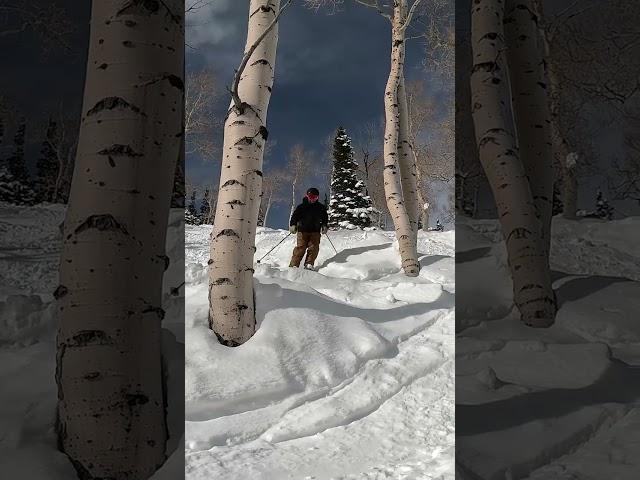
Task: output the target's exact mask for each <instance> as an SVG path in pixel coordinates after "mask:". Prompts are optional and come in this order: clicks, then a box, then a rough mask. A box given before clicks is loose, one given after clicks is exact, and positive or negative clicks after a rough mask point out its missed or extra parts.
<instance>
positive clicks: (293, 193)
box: [289, 178, 297, 218]
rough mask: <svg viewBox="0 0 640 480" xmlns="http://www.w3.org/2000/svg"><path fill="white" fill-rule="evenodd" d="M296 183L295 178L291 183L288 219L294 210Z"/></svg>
mask: <svg viewBox="0 0 640 480" xmlns="http://www.w3.org/2000/svg"><path fill="white" fill-rule="evenodd" d="M296 182H297V178H294V179H293V182H291V211H290V212H289V218H291V216H292V215H293V211H294V210H295V209H296Z"/></svg>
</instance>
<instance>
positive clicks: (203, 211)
mask: <svg viewBox="0 0 640 480" xmlns="http://www.w3.org/2000/svg"><path fill="white" fill-rule="evenodd" d="M210 197H211V193H210V192H209V189H208V188H207V189H205V191H204V197H203V198H202V203H201V204H200V223H210V213H211V207H210V206H209V202H210Z"/></svg>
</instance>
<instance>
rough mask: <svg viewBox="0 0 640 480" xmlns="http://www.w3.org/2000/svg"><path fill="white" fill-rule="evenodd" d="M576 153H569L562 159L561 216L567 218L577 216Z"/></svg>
mask: <svg viewBox="0 0 640 480" xmlns="http://www.w3.org/2000/svg"><path fill="white" fill-rule="evenodd" d="M577 161H578V154H577V153H570V154H568V155H567V157H566V158H565V159H564V182H563V187H564V188H563V199H562V200H563V201H562V205H563V216H564V218H567V219H569V220H575V219H576V218H577V210H578V177H577V173H576V168H577V166H578V164H577Z"/></svg>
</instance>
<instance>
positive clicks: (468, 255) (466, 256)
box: [456, 247, 491, 263]
mask: <svg viewBox="0 0 640 480" xmlns="http://www.w3.org/2000/svg"><path fill="white" fill-rule="evenodd" d="M490 252H491V247H480V248H473V249H471V250H465V251H463V252H458V251H456V263H467V262H475V261H476V260H480V259H481V258H485V257H489V256H490V255H489V253H490Z"/></svg>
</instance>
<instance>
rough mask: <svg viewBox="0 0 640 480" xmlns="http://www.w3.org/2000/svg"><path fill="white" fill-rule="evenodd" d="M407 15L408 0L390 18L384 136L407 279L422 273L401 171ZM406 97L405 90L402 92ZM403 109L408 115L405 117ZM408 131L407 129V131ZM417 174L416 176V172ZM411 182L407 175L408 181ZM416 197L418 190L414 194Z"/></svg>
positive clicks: (388, 187)
mask: <svg viewBox="0 0 640 480" xmlns="http://www.w3.org/2000/svg"><path fill="white" fill-rule="evenodd" d="M406 15H407V3H406V0H399V1H397V2H395V3H394V9H393V16H392V18H391V69H390V72H389V78H388V80H387V85H386V88H385V97H384V110H385V132H384V189H385V196H386V199H387V206H388V209H389V213H390V214H391V218H392V219H393V224H394V227H395V231H396V237H397V239H398V246H399V250H400V257H401V262H402V268H403V270H404V272H405V274H406V275H407V276H410V277H415V276H417V275H418V273H419V272H420V263H419V262H418V252H417V244H416V235H417V228H415V225H417V223H415V220H416V217H417V212H416V211H414V210H413V206H414V205H415V200H410V199H409V202H408V204H407V199H405V198H404V196H403V193H404V192H403V190H402V170H401V169H402V167H403V163H404V166H406V163H407V162H406V161H405V162H402V161H401V156H402V155H403V152H402V149H401V142H402V141H403V140H406V135H408V130H404V131H405V132H406V134H405V137H404V138H403V135H402V133H403V130H402V126H401V123H404V122H405V121H406V122H407V125H408V118H407V115H406V113H407V112H406V96H405V97H404V102H403V103H404V107H402V106H401V98H400V92H399V91H400V87H401V85H402V81H403V75H404V74H403V71H404V62H405V51H404V42H405V31H406V30H405V25H406V23H405V22H404V21H405V20H406ZM402 92H403V93H404V89H402ZM401 109H403V110H404V113H405V115H402V113H401ZM407 128H408V127H407ZM413 173H415V172H413ZM407 179H408V176H407V174H405V181H406V180H407ZM413 194H414V195H415V190H413Z"/></svg>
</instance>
